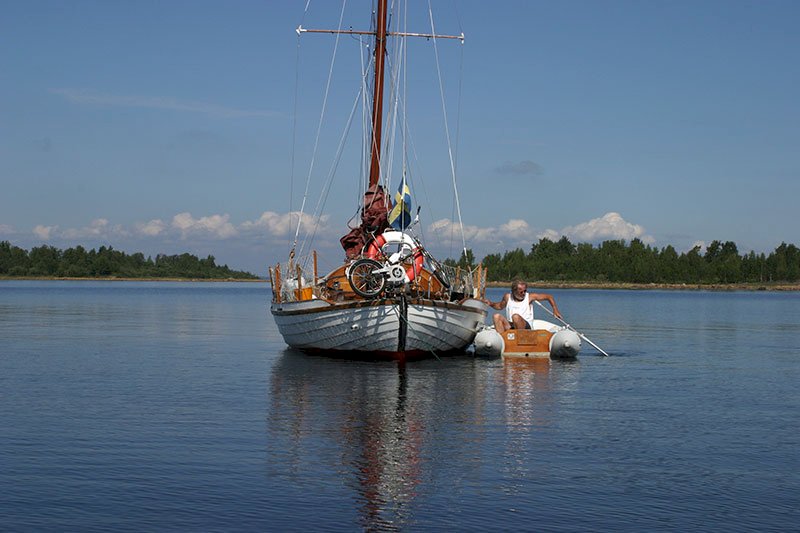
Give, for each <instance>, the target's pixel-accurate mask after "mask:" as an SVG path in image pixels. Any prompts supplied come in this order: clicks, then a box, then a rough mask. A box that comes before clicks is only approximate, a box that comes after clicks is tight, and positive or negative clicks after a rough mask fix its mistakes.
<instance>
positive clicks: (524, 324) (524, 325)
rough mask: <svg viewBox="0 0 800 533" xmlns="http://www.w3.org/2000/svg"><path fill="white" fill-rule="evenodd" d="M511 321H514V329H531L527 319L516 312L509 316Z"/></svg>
mask: <svg viewBox="0 0 800 533" xmlns="http://www.w3.org/2000/svg"><path fill="white" fill-rule="evenodd" d="M511 321H512V322H513V323H514V329H531V325H530V324H528V321H527V320H525V319H524V318H522V317H521V316H519V315H518V314H516V313H515V314H514V316H512V317H511Z"/></svg>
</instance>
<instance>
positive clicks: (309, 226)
mask: <svg viewBox="0 0 800 533" xmlns="http://www.w3.org/2000/svg"><path fill="white" fill-rule="evenodd" d="M328 218H329V217H328V215H323V216H322V217H321V218H320V219H319V220H316V219H315V218H314V217H312V216H311V215H308V214H305V213H303V214H302V216H301V215H300V212H299V211H292V212H290V213H284V214H279V213H275V212H273V211H265V212H264V213H262V214H261V216H260V217H258V219H257V220H253V221H247V222H244V223H242V225H241V226H239V227H240V229H241V230H242V231H245V232H266V233H267V234H269V235H271V236H273V237H285V236H289V235H294V232H295V231H296V230H297V221H298V219H299V220H300V233H301V234H305V233H308V232H311V231H314V226H315V225H317V224H318V225H319V228H318V229H322V230H323V231H324V230H325V229H326V228H327V222H328ZM318 233H321V232H320V231H318Z"/></svg>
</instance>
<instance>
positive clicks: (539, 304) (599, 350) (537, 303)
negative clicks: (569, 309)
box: [533, 300, 608, 357]
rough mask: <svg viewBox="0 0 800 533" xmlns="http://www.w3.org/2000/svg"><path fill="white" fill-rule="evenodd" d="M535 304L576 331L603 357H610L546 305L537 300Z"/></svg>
mask: <svg viewBox="0 0 800 533" xmlns="http://www.w3.org/2000/svg"><path fill="white" fill-rule="evenodd" d="M533 303H535V304H536V305H538V306H539V307H541V308H542V309H544V310H545V311H547V312H548V313H550V315H551V316H552V317H553V318H555V319H558V320H559V321H561V323H562V324H564V325H565V326H566V327H567V329H570V330H572V331H574V332H575V333H577V334H578V336H579V337H580V338H582V339H583V340H585V341H586V342H588V343H589V344H591V345H592V346H594V347H595V349H596V350H597V351H598V352H600V353H601V354H603V355H605V356H606V357H608V354H607V353H606V352H604V351H603V349H602V348H600V347H599V346H598V345H596V344H595V343H593V342H592V341H590V340H589V337H587V336H586V335H584V334H583V333H581V332H580V331H578V330H577V329H575V328H573V327H572V326H570V325H569V324H567V321H566V320H564V319H563V318H559V317H557V316H556V315H555V314H554V313H553V312H552V311H551V310H549V309H548V308H547V307H545V306H544V305H542V304H541V303H539V302H538V301H537V300H533Z"/></svg>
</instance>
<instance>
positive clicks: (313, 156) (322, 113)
mask: <svg viewBox="0 0 800 533" xmlns="http://www.w3.org/2000/svg"><path fill="white" fill-rule="evenodd" d="M309 2H310V0H309ZM346 6H347V0H343V1H342V11H341V13H340V14H339V27H338V30H341V29H342V21H343V20H344V10H345V7H346ZM339 37H340V34H339V33H337V34H336V39H335V40H334V45H333V54H332V55H331V66H330V69H328V81H327V82H326V83H325V96H324V98H323V99H322V110H321V111H320V116H319V124H318V125H317V135H316V138H315V139H314V150H313V151H312V153H311V164H310V166H309V169H308V177H307V178H306V188H305V192H304V193H303V202H302V203H301V205H300V216H299V217H298V219H297V229H296V230H295V232H294V244H293V245H292V249H294V248H295V247H297V238H298V236H299V235H300V226H301V222H302V220H303V212H304V211H305V207H306V200H307V199H308V188H309V185H310V183H311V175H312V174H313V172H314V161H315V160H316V157H317V147H318V146H319V135H320V132H321V131H322V122H323V120H324V118H325V110H326V108H327V106H328V94H329V92H330V88H331V79H332V78H333V66H334V64H335V63H336V52H337V50H338V49H339Z"/></svg>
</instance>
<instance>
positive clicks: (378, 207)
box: [339, 184, 392, 259]
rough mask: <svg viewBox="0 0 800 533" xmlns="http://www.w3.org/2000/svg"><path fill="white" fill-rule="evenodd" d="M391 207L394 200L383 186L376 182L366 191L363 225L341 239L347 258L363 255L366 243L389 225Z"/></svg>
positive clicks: (362, 212)
mask: <svg viewBox="0 0 800 533" xmlns="http://www.w3.org/2000/svg"><path fill="white" fill-rule="evenodd" d="M391 209H392V202H391V200H390V199H389V197H388V196H386V193H385V192H384V190H383V187H381V186H380V185H377V184H375V185H373V186H372V187H370V188H369V189H367V192H365V193H364V208H363V209H362V210H361V225H360V226H358V227H355V228H353V229H351V230H350V232H349V233H348V234H347V235H345V236H344V237H342V238H341V239H339V242H341V243H342V248H344V252H345V255H346V256H347V259H353V258H355V257H358V256H359V255H361V253H362V251H363V250H364V245H366V244H367V242H369V241H370V240H371V239H372V238H373V237H374V236H375V235H377V234H380V233H383V231H384V230H386V229H387V228H388V227H389V222H388V221H387V218H386V217H387V213H388V212H389V211H390V210H391Z"/></svg>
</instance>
